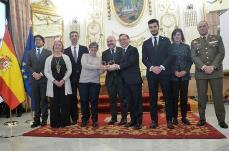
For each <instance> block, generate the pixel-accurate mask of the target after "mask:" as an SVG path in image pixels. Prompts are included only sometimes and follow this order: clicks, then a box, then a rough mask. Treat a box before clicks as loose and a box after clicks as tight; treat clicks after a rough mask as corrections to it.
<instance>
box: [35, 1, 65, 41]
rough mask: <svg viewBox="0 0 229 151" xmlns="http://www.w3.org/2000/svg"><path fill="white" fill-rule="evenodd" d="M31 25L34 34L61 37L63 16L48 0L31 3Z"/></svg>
mask: <svg viewBox="0 0 229 151" xmlns="http://www.w3.org/2000/svg"><path fill="white" fill-rule="evenodd" d="M31 10H32V27H33V33H34V34H40V35H42V36H44V37H61V39H63V27H64V22H63V18H62V17H61V16H60V15H59V14H58V13H57V10H56V8H55V6H54V5H53V3H52V2H51V1H50V0H42V1H40V2H37V3H32V4H31Z"/></svg>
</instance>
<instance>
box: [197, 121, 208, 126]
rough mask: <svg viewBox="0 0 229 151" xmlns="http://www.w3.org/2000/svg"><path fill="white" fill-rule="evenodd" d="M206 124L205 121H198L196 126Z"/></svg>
mask: <svg viewBox="0 0 229 151" xmlns="http://www.w3.org/2000/svg"><path fill="white" fill-rule="evenodd" d="M205 124H206V121H205V120H199V122H198V123H197V126H204V125H205Z"/></svg>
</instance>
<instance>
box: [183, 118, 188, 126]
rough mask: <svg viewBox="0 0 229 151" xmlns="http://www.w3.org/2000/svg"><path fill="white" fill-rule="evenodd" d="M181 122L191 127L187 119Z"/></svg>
mask: <svg viewBox="0 0 229 151" xmlns="http://www.w3.org/2000/svg"><path fill="white" fill-rule="evenodd" d="M181 122H182V123H183V124H184V125H190V122H189V120H188V119H187V118H182V119H181Z"/></svg>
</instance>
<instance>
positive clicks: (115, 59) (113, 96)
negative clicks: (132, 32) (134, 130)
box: [102, 36, 127, 125]
mask: <svg viewBox="0 0 229 151" xmlns="http://www.w3.org/2000/svg"><path fill="white" fill-rule="evenodd" d="M107 47H108V49H107V50H105V51H104V52H103V53H102V61H103V63H104V64H107V65H113V64H119V63H120V61H121V58H122V55H123V52H122V48H120V47H117V46H116V39H115V37H114V36H108V38H107ZM105 85H106V87H107V91H108V95H109V99H110V100H109V101H110V112H111V120H110V121H109V123H108V124H109V125H113V124H115V122H117V101H116V100H117V95H118V96H119V98H120V108H121V116H122V119H121V121H120V122H119V125H124V124H126V123H127V102H126V100H125V99H124V94H123V81H122V78H121V76H120V72H119V71H117V70H113V69H111V68H110V69H108V70H107V74H106V80H105Z"/></svg>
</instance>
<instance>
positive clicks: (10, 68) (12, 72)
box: [0, 26, 26, 109]
mask: <svg viewBox="0 0 229 151" xmlns="http://www.w3.org/2000/svg"><path fill="white" fill-rule="evenodd" d="M0 96H1V97H2V98H3V100H4V101H5V103H6V104H7V105H8V106H9V107H10V109H14V108H16V107H17V106H18V105H19V104H20V103H22V102H24V101H25V99H26V93H25V88H24V83H23V79H22V74H21V70H20V66H19V63H18V60H17V57H16V53H15V50H14V46H13V43H12V40H11V37H10V33H9V31H8V28H7V26H6V28H5V34H4V37H3V40H2V47H1V49H0Z"/></svg>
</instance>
